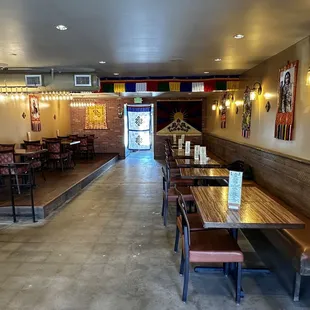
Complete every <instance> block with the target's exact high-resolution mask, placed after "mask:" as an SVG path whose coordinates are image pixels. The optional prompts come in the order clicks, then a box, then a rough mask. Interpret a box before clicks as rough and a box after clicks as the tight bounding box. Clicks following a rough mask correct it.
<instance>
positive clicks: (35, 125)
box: [29, 95, 41, 131]
mask: <svg viewBox="0 0 310 310" xmlns="http://www.w3.org/2000/svg"><path fill="white" fill-rule="evenodd" d="M29 106H30V120H31V130H32V131H41V116H40V106H39V97H38V96H35V95H30V96H29Z"/></svg>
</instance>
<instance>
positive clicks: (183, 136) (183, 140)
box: [181, 135, 185, 143]
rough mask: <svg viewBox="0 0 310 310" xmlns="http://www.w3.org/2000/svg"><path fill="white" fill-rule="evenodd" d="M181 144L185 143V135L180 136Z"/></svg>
mask: <svg viewBox="0 0 310 310" xmlns="http://www.w3.org/2000/svg"><path fill="white" fill-rule="evenodd" d="M181 139H182V143H184V142H185V135H181Z"/></svg>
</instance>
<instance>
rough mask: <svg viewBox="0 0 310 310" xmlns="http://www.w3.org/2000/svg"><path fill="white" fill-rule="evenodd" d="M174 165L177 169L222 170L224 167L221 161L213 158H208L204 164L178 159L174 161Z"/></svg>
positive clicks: (198, 161) (193, 160)
mask: <svg viewBox="0 0 310 310" xmlns="http://www.w3.org/2000/svg"><path fill="white" fill-rule="evenodd" d="M175 163H176V165H177V167H178V168H223V167H225V166H226V165H225V164H224V163H223V162H222V161H218V160H216V159H213V158H209V159H208V160H207V161H206V162H204V161H200V160H195V159H185V158H179V159H176V160H175Z"/></svg>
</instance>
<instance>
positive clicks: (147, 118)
mask: <svg viewBox="0 0 310 310" xmlns="http://www.w3.org/2000/svg"><path fill="white" fill-rule="evenodd" d="M151 111H152V110H151V106H149V105H148V106H141V105H139V106H130V105H129V106H127V124H128V149H129V150H132V151H139V150H150V149H151V147H152V143H151V124H152V122H151Z"/></svg>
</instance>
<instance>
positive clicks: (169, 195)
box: [161, 166, 194, 226]
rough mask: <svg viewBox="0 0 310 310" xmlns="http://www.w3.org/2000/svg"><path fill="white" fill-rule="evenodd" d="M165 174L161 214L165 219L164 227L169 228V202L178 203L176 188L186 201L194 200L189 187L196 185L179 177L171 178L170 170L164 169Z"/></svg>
mask: <svg viewBox="0 0 310 310" xmlns="http://www.w3.org/2000/svg"><path fill="white" fill-rule="evenodd" d="M162 174H163V203H162V211H161V214H162V216H163V219H164V226H167V220H168V208H169V202H174V203H177V199H178V195H177V193H176V191H175V186H177V188H178V190H179V191H180V192H181V193H182V194H183V195H184V197H185V199H189V200H193V197H192V195H191V193H190V188H189V186H191V185H194V183H193V181H192V180H183V179H181V178H179V177H175V176H173V177H171V174H170V168H169V166H168V173H167V170H166V171H165V169H164V168H163V167H162Z"/></svg>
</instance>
